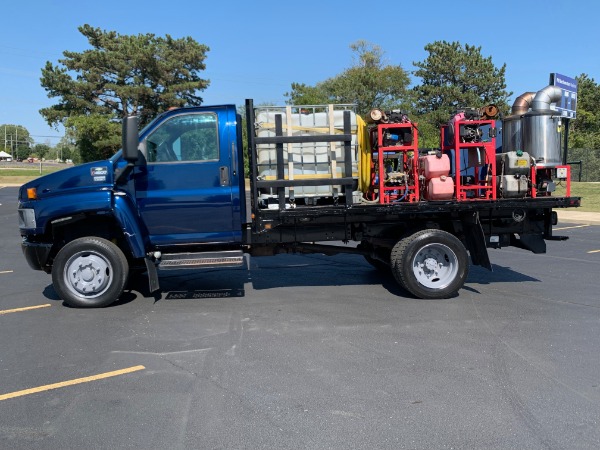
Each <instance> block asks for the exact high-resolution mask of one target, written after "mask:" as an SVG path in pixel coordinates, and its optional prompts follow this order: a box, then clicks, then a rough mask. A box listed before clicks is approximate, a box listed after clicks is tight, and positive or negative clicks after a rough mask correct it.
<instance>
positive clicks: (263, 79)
mask: <svg viewBox="0 0 600 450" xmlns="http://www.w3.org/2000/svg"><path fill="white" fill-rule="evenodd" d="M1 13H2V25H1V26H0V124H5V123H6V124H17V125H22V126H24V127H25V128H27V129H28V130H29V132H30V133H31V135H32V137H33V138H34V140H35V142H36V143H45V142H49V143H50V144H51V145H54V144H56V143H57V142H58V139H59V138H60V137H61V135H62V130H54V129H52V128H50V127H49V126H48V125H47V124H46V123H45V122H44V120H43V119H42V117H41V116H40V114H39V110H40V108H43V107H46V106H50V105H52V104H54V103H55V102H56V101H55V100H53V99H49V98H48V97H47V95H46V91H45V90H44V89H43V88H42V87H41V86H40V81H39V79H40V75H41V68H42V67H43V66H44V64H45V62H46V61H51V62H53V63H56V62H57V61H58V59H59V58H61V57H62V52H63V51H64V50H72V51H83V50H85V49H87V48H89V46H88V44H87V40H86V39H85V38H84V37H83V36H82V35H81V34H80V33H79V31H78V30H77V27H78V26H80V25H83V24H85V23H88V24H90V25H92V26H94V27H100V28H102V29H104V30H114V31H116V32H118V33H120V34H145V33H154V34H156V35H158V36H164V35H166V34H170V35H171V36H173V37H174V38H180V37H185V36H191V37H192V38H194V39H195V40H196V41H198V42H200V43H202V44H206V45H208V46H209V47H210V51H209V52H208V57H207V59H206V61H205V62H206V65H207V70H206V72H205V74H204V78H208V79H210V86H209V87H208V89H207V90H206V91H204V93H203V94H202V97H203V98H204V104H206V105H209V104H222V103H235V104H242V103H243V101H244V99H245V98H254V99H255V101H257V102H261V103H262V102H274V103H277V104H282V103H283V102H284V101H285V97H284V94H285V92H287V91H289V90H290V85H291V83H292V82H300V83H306V84H311V85H312V84H314V83H316V82H319V81H322V80H324V79H326V78H328V77H331V76H334V75H337V74H339V73H340V72H342V71H343V70H344V69H345V68H347V67H349V66H350V65H351V64H352V52H351V51H350V49H349V45H350V44H351V43H352V42H355V41H357V40H359V39H364V40H367V41H369V42H372V43H374V44H377V45H379V46H380V47H382V49H383V50H384V52H385V59H386V62H387V63H389V64H400V65H401V66H402V67H404V69H406V70H408V71H411V72H412V71H413V70H414V66H413V62H415V61H422V60H424V59H425V58H426V57H427V52H425V50H424V47H425V45H426V44H428V43H431V42H434V41H437V40H446V41H450V42H452V41H459V42H461V43H462V44H470V45H476V46H481V47H482V49H481V52H482V54H483V55H484V56H486V57H487V56H491V57H492V60H493V62H494V64H495V65H496V66H497V67H500V66H501V65H502V64H504V63H506V65H507V69H506V82H507V90H508V91H512V92H513V96H512V99H514V98H515V97H516V96H517V95H520V94H522V93H523V92H527V91H538V90H540V89H542V88H543V87H545V86H546V85H547V84H548V80H549V74H550V73H551V72H557V73H560V74H563V75H567V76H570V77H575V76H577V75H580V74H582V73H586V74H588V75H589V76H590V77H592V78H594V79H595V80H596V82H599V81H600V51H599V47H600V25H599V24H598V18H599V16H600V14H599V13H600V1H598V0H545V1H538V0H504V1H496V2H484V1H464V0H460V1H454V2H453V1H451V0H445V1H440V0H429V1H423V0H421V1H418V0H417V1H411V2H395V1H387V2H383V1H382V2H369V1H355V0H345V1H331V0H319V1H315V0H302V1H273V0H265V1H261V0H254V1H249V0H248V1H243V0H229V1H223V2H218V1H210V2H209V1H202V0H195V1H185V0H175V1H161V2H159V1H156V0H146V1H136V0H129V1H127V0H125V1H118V2H117V1H113V0H103V1H102V2H86V1H72V0H64V1H51V0H31V1H28V0H25V1H23V2H16V1H11V2H4V4H3V6H2V8H1ZM0 138H3V137H1V136H0Z"/></svg>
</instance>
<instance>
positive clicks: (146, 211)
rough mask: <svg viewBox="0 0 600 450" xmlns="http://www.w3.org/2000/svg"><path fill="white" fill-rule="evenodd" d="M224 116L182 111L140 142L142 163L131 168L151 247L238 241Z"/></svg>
mask: <svg viewBox="0 0 600 450" xmlns="http://www.w3.org/2000/svg"><path fill="white" fill-rule="evenodd" d="M227 114H228V111H227V109H225V108H223V109H218V108H217V109H214V108H212V109H211V110H210V111H203V110H202V109H194V110H182V111H181V112H179V113H176V114H174V115H172V116H169V117H167V118H165V120H164V121H163V122H161V123H160V124H159V125H158V126H157V127H155V128H154V129H153V130H151V131H150V132H149V134H148V135H147V136H146V137H145V138H144V139H143V141H142V145H145V148H146V155H147V164H145V165H141V166H137V167H136V169H135V175H134V179H135V191H136V198H137V204H138V208H139V213H140V215H141V217H142V219H143V222H144V224H145V226H146V228H147V231H148V235H149V237H150V241H151V243H152V244H154V245H156V246H161V245H163V246H164V245H173V244H193V243H207V242H219V243H223V242H239V241H241V226H240V224H239V223H234V211H233V203H234V202H233V197H234V196H233V189H235V186H237V183H235V182H234V181H235V180H233V179H232V175H233V174H232V171H231V166H232V164H231V158H232V153H233V152H230V151H228V149H229V148H233V147H232V145H235V131H234V132H233V135H234V136H233V141H232V136H230V134H231V133H230V132H229V128H231V127H227V126H226V125H227V122H228V121H227ZM233 123H235V122H233ZM238 194H239V193H238ZM235 197H237V195H236V196H235ZM236 217H237V216H236Z"/></svg>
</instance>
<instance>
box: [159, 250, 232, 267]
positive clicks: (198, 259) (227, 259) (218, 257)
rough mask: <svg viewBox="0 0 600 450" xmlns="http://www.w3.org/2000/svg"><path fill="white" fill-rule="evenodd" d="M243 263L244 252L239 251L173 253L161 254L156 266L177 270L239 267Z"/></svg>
mask: <svg viewBox="0 0 600 450" xmlns="http://www.w3.org/2000/svg"><path fill="white" fill-rule="evenodd" d="M243 265H244V254H243V253H242V252H241V251H227V252H202V253H173V254H165V255H163V256H162V258H161V261H160V264H159V265H158V268H159V269H161V270H177V269H191V268H211V267H240V266H243Z"/></svg>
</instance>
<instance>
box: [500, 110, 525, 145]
mask: <svg viewBox="0 0 600 450" xmlns="http://www.w3.org/2000/svg"><path fill="white" fill-rule="evenodd" d="M517 150H523V123H522V122H521V116H509V117H505V118H504V120H502V152H503V153H507V152H516V151H517Z"/></svg>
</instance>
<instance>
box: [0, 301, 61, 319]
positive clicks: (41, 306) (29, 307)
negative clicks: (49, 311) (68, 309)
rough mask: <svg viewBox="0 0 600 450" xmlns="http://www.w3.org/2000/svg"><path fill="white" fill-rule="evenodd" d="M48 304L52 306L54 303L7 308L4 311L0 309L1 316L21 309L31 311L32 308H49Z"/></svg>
mask: <svg viewBox="0 0 600 450" xmlns="http://www.w3.org/2000/svg"><path fill="white" fill-rule="evenodd" d="M48 306H52V305H51V304H50V303H46V304H45V305H37V306H26V307H25V308H15V309H5V310H4V311H0V316H1V315H2V314H10V313H15V312H21V311H29V310H31V309H40V308H47V307H48Z"/></svg>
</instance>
